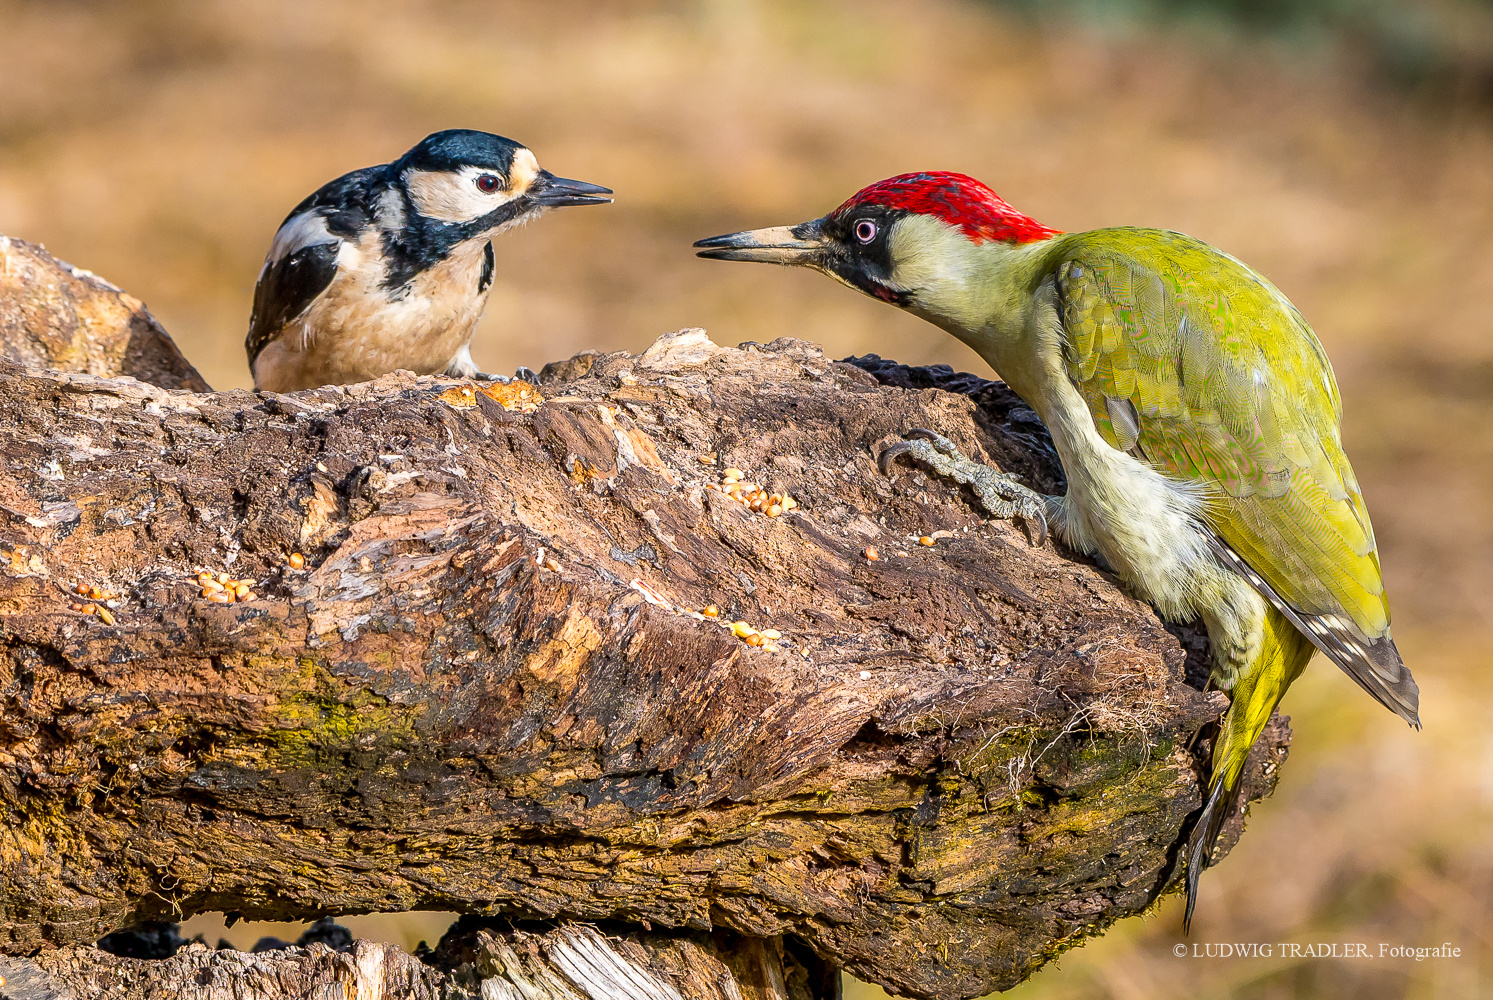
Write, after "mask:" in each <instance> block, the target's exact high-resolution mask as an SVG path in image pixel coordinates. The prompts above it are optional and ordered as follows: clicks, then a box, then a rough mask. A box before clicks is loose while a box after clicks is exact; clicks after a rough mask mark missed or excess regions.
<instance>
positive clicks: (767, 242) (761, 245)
mask: <svg viewBox="0 0 1493 1000" xmlns="http://www.w3.org/2000/svg"><path fill="white" fill-rule="evenodd" d="M823 222H824V220H823V219H813V220H811V221H809V222H801V223H799V224H798V225H796V226H774V227H773V228H771V229H750V230H747V231H746V232H744V233H727V234H726V235H725V236H712V237H710V239H708V240H700V241H699V242H697V243H696V244H695V248H696V250H697V253H696V254H695V256H697V257H704V258H706V259H707V260H755V261H759V262H761V263H763V264H790V265H794V264H796V265H799V266H802V267H815V268H820V269H823V268H824V266H825V264H826V263H827V260H828V257H829V255H830V253H829V251H830V249H831V244H830V241H829V240H828V239H826V237H825V235H824V230H823Z"/></svg>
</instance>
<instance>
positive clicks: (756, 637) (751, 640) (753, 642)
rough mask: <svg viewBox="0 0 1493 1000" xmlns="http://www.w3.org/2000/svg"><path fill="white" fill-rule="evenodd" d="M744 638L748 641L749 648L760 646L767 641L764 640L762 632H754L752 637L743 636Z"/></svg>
mask: <svg viewBox="0 0 1493 1000" xmlns="http://www.w3.org/2000/svg"><path fill="white" fill-rule="evenodd" d="M743 638H744V639H746V644H747V645H748V646H760V645H762V644H763V643H765V642H766V641H767V640H766V639H764V638H762V633H760V632H753V633H752V634H751V635H748V636H743Z"/></svg>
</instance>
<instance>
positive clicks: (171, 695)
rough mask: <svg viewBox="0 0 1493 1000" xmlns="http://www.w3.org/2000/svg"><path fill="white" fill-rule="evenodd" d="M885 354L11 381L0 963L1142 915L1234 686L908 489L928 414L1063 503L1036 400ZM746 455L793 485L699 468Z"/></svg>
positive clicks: (683, 352)
mask: <svg viewBox="0 0 1493 1000" xmlns="http://www.w3.org/2000/svg"><path fill="white" fill-rule="evenodd" d="M862 364H863V366H864V367H857V366H854V365H850V364H843V363H835V362H830V361H827V360H826V359H825V358H824V357H823V356H822V354H821V352H820V351H819V350H818V349H817V348H815V347H814V346H812V345H811V344H808V343H805V342H802V341H797V340H780V341H776V342H774V343H773V344H770V345H767V346H765V347H763V346H758V345H743V346H742V348H739V349H723V348H720V347H718V346H716V345H715V344H713V343H711V342H710V341H709V340H708V339H707V338H706V337H705V335H704V333H703V331H682V332H681V333H679V334H675V335H671V336H669V337H665V338H662V339H660V340H659V341H658V342H657V343H655V344H654V345H653V346H652V347H651V348H650V349H649V350H648V351H647V352H645V353H644V354H642V355H641V356H632V355H628V354H612V355H604V356H593V357H583V358H579V359H575V360H574V361H573V362H572V363H567V364H565V365H558V366H551V367H550V368H549V369H547V371H546V374H545V377H544V378H543V379H542V380H541V383H540V384H539V385H537V386H529V385H526V384H519V383H515V384H514V385H512V386H493V387H487V388H484V387H482V386H477V385H474V384H471V383H465V382H455V381H450V380H439V379H430V378H416V377H412V376H408V375H407V374H395V375H391V376H386V377H384V378H381V379H379V380H377V381H374V382H370V383H366V384H362V385H357V386H348V387H340V388H326V389H321V390H316V391H311V392H301V393H295V394H288V395H272V394H264V395H256V394H252V393H247V392H224V393H198V392H189V391H180V390H178V391H171V390H166V389H161V388H157V387H155V386H151V385H146V384H143V383H141V382H136V381H133V380H129V379H106V378H99V377H96V376H92V375H86V374H67V373H61V372H56V371H41V370H35V369H23V368H21V367H19V366H16V365H14V364H9V363H5V362H0V453H3V456H4V460H5V463H6V468H7V470H8V472H9V475H8V476H7V477H6V478H5V479H4V480H0V570H3V573H4V576H3V578H0V654H3V655H0V810H3V812H4V816H5V822H4V826H3V829H0V950H3V951H5V952H8V953H11V954H28V953H33V952H35V950H36V949H39V948H47V947H59V946H67V945H74V944H79V943H86V942H91V941H93V940H95V939H97V938H98V937H99V936H100V935H102V934H103V933H105V932H106V931H108V930H110V929H112V928H116V927H120V926H125V925H128V924H131V923H133V922H138V921H142V920H176V919H181V918H183V917H185V916H187V915H190V914H193V913H198V912H204V911H211V910H222V911H230V912H236V913H240V914H243V915H244V916H246V917H250V918H265V919H271V918H273V919H295V918H311V917H317V916H321V915H327V914H340V913H356V912H371V911H388V910H402V909H411V908H422V909H447V910H457V911H462V912H465V913H472V914H490V915H502V916H504V917H508V918H512V919H516V920H551V921H553V920H559V921H610V922H614V923H613V924H612V925H611V926H627V927H632V928H636V929H639V930H641V931H649V930H651V931H653V932H654V933H659V934H662V933H664V932H665V931H666V930H669V931H675V930H677V931H683V932H690V933H693V934H697V935H699V934H712V933H714V934H719V933H722V932H731V933H735V934H740V935H746V936H748V937H751V938H757V939H765V940H766V941H767V942H768V944H767V945H762V946H763V947H766V946H772V947H779V946H783V945H782V942H781V941H779V939H784V940H786V941H787V942H789V943H793V942H802V944H803V946H805V947H807V948H808V949H810V950H811V951H812V953H813V954H815V955H817V956H819V959H820V960H822V961H824V962H827V963H829V964H831V965H833V966H834V967H837V968H844V969H847V970H849V971H851V972H852V973H853V974H855V975H856V976H858V977H860V978H862V979H866V980H870V981H874V982H878V983H882V984H884V985H887V986H888V987H890V988H893V989H895V990H898V991H900V992H903V993H906V994H909V995H913V996H919V997H930V998H931V997H940V998H944V997H950V998H951V997H968V996H974V995H978V994H981V993H985V992H989V991H990V990H993V989H998V988H1003V987H1007V986H1010V985H1012V984H1014V983H1016V982H1018V981H1020V980H1021V979H1022V978H1024V977H1025V976H1026V975H1029V974H1030V973H1031V972H1032V971H1033V970H1034V969H1036V968H1037V967H1039V966H1040V965H1041V964H1042V963H1043V962H1044V961H1046V960H1047V959H1048V958H1050V957H1052V956H1053V955H1055V954H1057V953H1058V952H1059V951H1060V950H1061V949H1062V948H1064V947H1066V946H1068V945H1071V944H1073V943H1076V942H1077V941H1080V940H1081V939H1082V938H1083V937H1084V936H1086V935H1088V934H1091V933H1094V932H1096V931H1098V930H1100V929H1102V928H1103V927H1105V926H1107V925H1108V924H1109V923H1110V922H1112V921H1113V920H1115V919H1118V918H1119V917H1122V916H1125V915H1128V914H1133V913H1136V912H1139V911H1140V910H1142V909H1144V908H1145V907H1146V906H1147V905H1149V903H1150V902H1151V901H1152V900H1154V899H1155V898H1156V896H1157V895H1158V894H1159V893H1160V892H1161V891H1162V890H1163V889H1164V888H1165V887H1166V886H1167V885H1168V884H1170V882H1171V880H1172V879H1173V878H1174V877H1175V874H1176V873H1175V871H1174V867H1175V865H1174V862H1175V853H1176V847H1177V844H1178V841H1179V837H1180V835H1181V832H1182V831H1183V829H1184V822H1185V820H1186V817H1187V816H1188V814H1189V813H1190V812H1192V811H1193V810H1194V809H1195V808H1196V807H1197V806H1198V804H1199V798H1198V790H1197V776H1196V762H1195V760H1194V758H1193V757H1192V755H1191V754H1190V753H1189V751H1188V749H1187V747H1186V744H1187V741H1188V740H1189V739H1190V738H1191V736H1192V734H1193V733H1194V731H1195V730H1197V728H1198V727H1199V726H1200V725H1202V724H1203V723H1204V722H1205V721H1206V720H1207V719H1209V718H1210V717H1211V716H1212V715H1213V714H1214V713H1215V712H1216V711H1217V707H1218V703H1217V702H1216V701H1209V700H1208V698H1206V697H1205V696H1204V695H1202V694H1201V693H1200V692H1199V691H1198V690H1197V688H1196V687H1194V686H1191V685H1189V684H1188V683H1187V682H1186V680H1185V677H1184V672H1185V670H1186V663H1187V661H1188V655H1187V653H1188V649H1187V647H1186V645H1185V644H1184V642H1183V641H1182V640H1181V639H1179V638H1178V635H1179V634H1180V635H1182V636H1184V638H1185V637H1186V636H1187V635H1188V633H1185V632H1179V633H1177V634H1174V633H1173V632H1172V631H1168V629H1167V628H1165V627H1164V626H1163V625H1162V624H1161V623H1160V621H1159V620H1158V619H1157V617H1156V615H1155V614H1154V612H1153V611H1152V610H1151V609H1150V608H1148V607H1147V606H1145V605H1143V604H1140V603H1137V602H1136V601H1134V600H1132V599H1131V598H1129V597H1127V596H1126V595H1124V594H1123V593H1122V592H1120V591H1119V590H1118V589H1117V588H1116V587H1115V585H1114V584H1113V582H1112V580H1111V579H1110V578H1109V577H1107V576H1106V575H1105V574H1104V573H1103V572H1101V571H1100V570H1099V569H1097V568H1096V567H1094V566H1093V565H1091V564H1090V563H1088V562H1086V561H1083V560H1080V559H1075V558H1072V557H1071V556H1070V555H1068V554H1065V553H1064V552H1062V551H1060V550H1058V549H1056V548H1054V547H1052V546H1048V547H1044V548H1041V549H1033V548H1030V547H1029V546H1028V545H1027V543H1026V541H1025V538H1024V536H1023V534H1022V533H1021V531H1020V529H1019V528H1017V527H1013V526H1012V525H1010V524H1007V523H1004V522H988V523H987V522H985V521H982V520H981V518H980V517H979V516H978V515H977V514H976V512H975V510H974V508H972V507H971V505H970V503H969V502H968V500H967V498H966V497H965V496H964V495H962V494H961V492H960V491H959V490H958V489H957V488H954V487H951V486H949V485H947V484H944V483H942V482H938V481H934V480H930V479H928V478H927V477H925V476H924V475H923V474H922V473H920V472H917V471H914V470H909V471H907V472H906V473H905V474H904V475H902V476H900V477H898V478H888V477H886V476H883V475H881V474H880V473H879V472H878V471H877V469H876V466H875V460H874V458H875V454H876V451H877V449H878V447H879V446H881V445H884V444H886V443H888V442H890V441H892V440H895V439H896V438H897V437H898V436H899V434H900V433H901V432H902V431H904V430H906V429H907V428H909V427H914V426H927V427H934V428H938V429H940V430H942V431H943V432H945V433H947V434H949V435H950V436H952V437H953V438H954V439H955V440H956V441H958V442H959V443H960V444H961V446H963V447H964V448H966V450H967V451H968V452H969V453H971V454H974V455H977V456H982V457H986V458H989V459H991V460H993V461H995V462H996V463H998V464H1000V465H1002V466H1003V467H1005V468H1008V469H1015V470H1017V471H1020V472H1022V473H1023V474H1025V475H1027V476H1028V477H1029V478H1030V479H1032V480H1033V481H1035V482H1037V483H1038V484H1039V485H1042V486H1043V487H1045V488H1053V487H1055V486H1056V485H1057V484H1056V482H1055V477H1056V475H1057V470H1056V468H1055V466H1054V464H1053V463H1052V461H1051V456H1050V452H1044V450H1043V448H1044V440H1045V439H1044V437H1043V435H1042V431H1041V427H1040V424H1039V423H1037V422H1036V421H1035V417H1034V416H1033V415H1032V414H1031V413H1030V411H1029V410H1026V409H1025V407H1023V406H1021V405H1020V403H1019V401H1017V400H1015V398H1014V397H1012V396H1011V395H1010V394H1009V392H1007V391H1006V390H1005V389H1004V387H1002V386H999V384H996V383H980V382H979V381H978V380H972V379H969V378H967V377H966V378H964V379H962V380H960V379H958V378H952V377H951V376H949V375H948V374H947V373H940V372H938V371H937V370H931V371H930V370H911V369H904V368H900V367H898V366H895V365H890V364H887V363H880V362H875V361H865V362H862ZM865 368H870V369H872V370H873V371H875V372H876V373H877V375H876V376H873V375H872V374H870V373H868V371H866V370H864V369H865ZM939 382H946V383H949V384H950V385H952V386H953V387H955V388H962V389H964V390H966V391H965V392H952V391H945V390H941V389H936V388H927V389H916V388H898V387H896V385H889V384H886V383H902V384H905V385H916V384H929V383H939ZM729 467H735V468H737V469H740V470H743V471H744V472H745V474H746V477H747V478H748V479H750V480H752V481H754V482H756V483H758V484H761V485H762V486H764V487H765V488H767V489H768V490H769V491H771V492H775V493H781V494H785V495H788V496H791V497H792V498H794V499H795V500H796V501H797V503H798V506H797V507H796V508H794V509H791V510H789V511H787V512H786V513H784V514H782V515H781V516H777V517H769V516H767V515H766V514H763V513H757V512H754V511H751V510H749V509H747V508H746V507H745V506H743V505H742V504H741V503H739V502H738V501H736V500H735V499H732V498H731V496H729V495H728V494H727V493H725V492H720V491H718V490H714V489H710V488H708V487H709V486H710V485H711V484H718V483H720V481H721V477H722V472H723V470H725V469H726V468H729ZM919 536H930V537H931V538H932V539H933V540H934V541H935V544H934V545H932V546H924V545H920V544H918V542H917V539H918V538H919ZM873 547H874V548H875V549H876V550H877V551H878V554H879V558H877V559H876V560H874V561H873V560H871V559H869V558H868V556H867V550H868V548H873ZM293 553H301V554H303V555H304V557H305V565H304V568H295V567H293V566H292V565H290V561H289V560H290V557H291V555H292V554H293ZM199 569H209V570H213V571H224V572H227V573H230V574H231V575H232V576H233V577H234V578H239V579H249V580H252V581H253V584H252V596H251V597H250V598H249V599H246V600H244V601H240V602H237V603H232V602H230V603H218V602H217V601H215V600H213V599H211V598H210V597H207V596H204V595H203V593H202V590H203V588H202V586H201V584H199V583H198V576H197V574H198V571H199ZM79 584H81V585H83V587H84V588H85V589H87V588H89V587H98V588H99V589H100V592H102V594H103V596H102V597H89V596H86V595H84V596H80V595H78V594H76V593H74V591H75V589H76V587H77V585H79ZM708 605H715V606H717V607H718V608H719V609H720V615H719V618H718V619H712V618H707V617H705V616H702V615H701V614H700V613H699V609H702V608H705V607H707V606H708ZM90 606H91V607H93V608H94V611H93V612H92V613H89V612H88V611H87V608H89V607H90ZM733 621H745V622H747V623H750V625H751V626H753V627H755V628H757V629H759V630H766V629H769V628H771V629H774V630H777V631H779V632H781V637H780V638H769V639H767V640H766V641H765V643H764V644H763V645H760V646H757V645H751V644H749V642H748V641H747V640H744V639H742V638H738V636H737V635H736V634H734V633H733V631H732V629H731V627H730V623H731V622H733ZM748 639H750V636H748ZM751 641H753V642H755V641H761V635H760V634H759V636H758V638H757V639H755V640H751ZM1193 652H1194V653H1196V652H1197V651H1196V650H1193ZM1193 659H1194V660H1196V659H1197V657H1196V656H1194V657H1193ZM1215 697H1216V696H1215ZM1288 738H1289V735H1288V732H1287V730H1286V729H1285V726H1284V725H1283V724H1282V723H1280V722H1277V723H1276V724H1274V726H1273V728H1272V729H1271V730H1270V731H1268V732H1267V735H1266V737H1265V739H1264V740H1262V742H1261V745H1260V747H1259V748H1257V754H1256V757H1255V759H1254V761H1253V764H1252V767H1251V770H1250V777H1249V779H1248V786H1247V787H1248V794H1249V795H1250V797H1258V796H1260V795H1262V794H1265V792H1266V791H1267V790H1268V786H1269V785H1270V784H1271V783H1272V782H1273V780H1274V779H1273V776H1274V772H1275V768H1276V767H1277V765H1278V764H1279V761H1280V760H1281V758H1282V757H1283V756H1284V753H1285V745H1286V743H1287V741H1288ZM1237 833H1238V829H1237V824H1235V829H1233V830H1232V831H1230V832H1229V833H1228V834H1227V835H1226V840H1227V841H1230V842H1231V841H1232V840H1233V839H1234V838H1235V837H1237ZM562 930H563V928H562ZM558 932H559V931H557V933H558ZM773 942H777V943H776V944H774V943H773ZM794 947H798V945H796V944H795V945H794ZM71 953H74V954H76V951H74V952H71ZM313 957H314V956H309V955H308V956H303V958H304V959H305V961H308V962H309V961H312V959H313ZM188 959H190V961H193V962H196V961H202V962H207V961H228V959H217V958H212V957H211V956H208V957H203V956H198V957H196V958H191V957H190V956H188V957H187V958H184V959H183V961H184V962H185V961H188ZM46 960H47V959H46V958H45V956H42V957H39V958H37V959H36V961H46ZM286 960H287V961H289V959H288V958H287V959H286ZM297 960H298V961H299V960H300V959H297ZM318 960H319V959H318ZM234 961H236V960H234ZM185 974H186V973H185V972H183V975H185Z"/></svg>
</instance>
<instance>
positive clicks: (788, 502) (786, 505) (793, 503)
mask: <svg viewBox="0 0 1493 1000" xmlns="http://www.w3.org/2000/svg"><path fill="white" fill-rule="evenodd" d="M797 506H798V501H797V500H795V499H793V498H792V497H784V498H783V510H785V511H789V510H792V509H793V508H794V507H797Z"/></svg>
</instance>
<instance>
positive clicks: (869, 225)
mask: <svg viewBox="0 0 1493 1000" xmlns="http://www.w3.org/2000/svg"><path fill="white" fill-rule="evenodd" d="M855 238H856V239H858V240H860V241H861V242H862V243H870V242H871V241H872V240H874V239H876V223H874V222H872V221H871V220H870V219H861V220H859V221H857V222H856V224H855Z"/></svg>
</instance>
